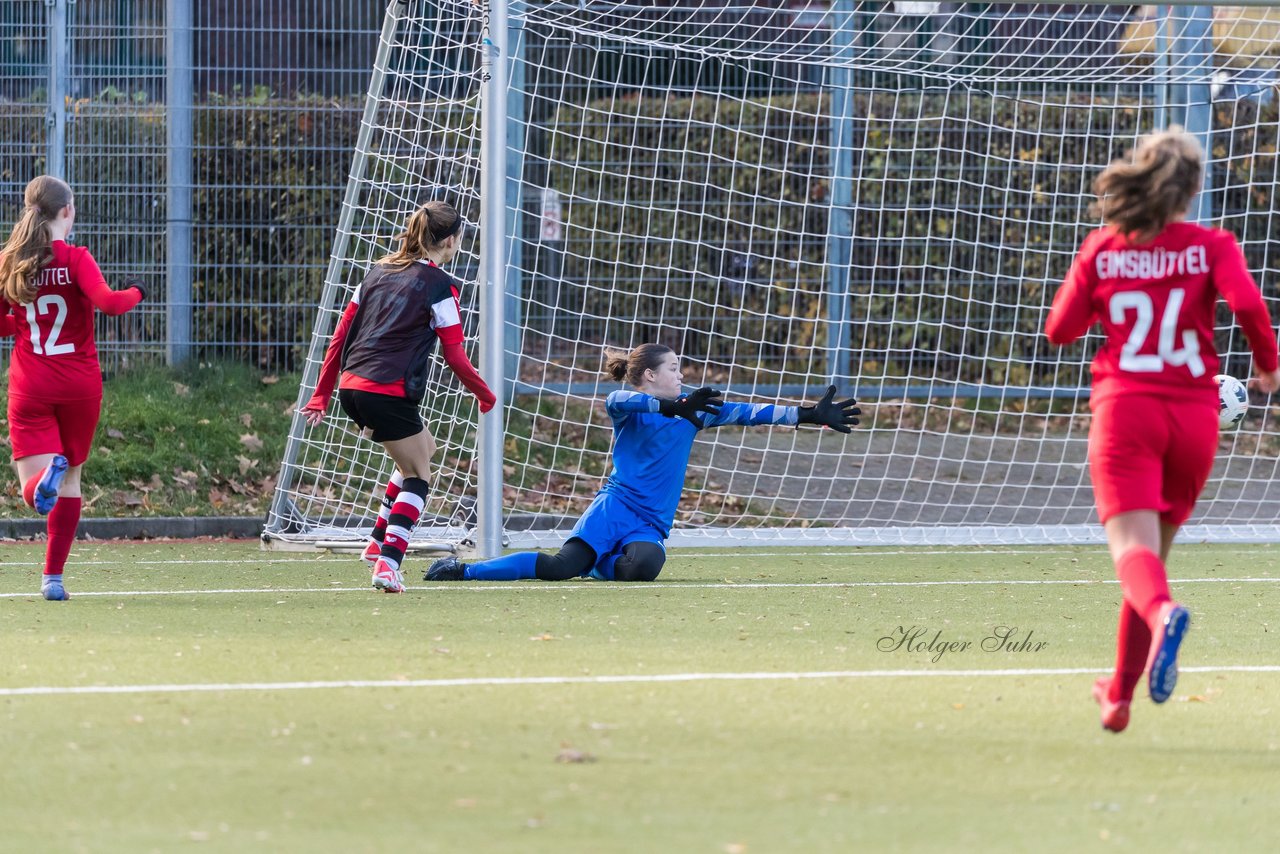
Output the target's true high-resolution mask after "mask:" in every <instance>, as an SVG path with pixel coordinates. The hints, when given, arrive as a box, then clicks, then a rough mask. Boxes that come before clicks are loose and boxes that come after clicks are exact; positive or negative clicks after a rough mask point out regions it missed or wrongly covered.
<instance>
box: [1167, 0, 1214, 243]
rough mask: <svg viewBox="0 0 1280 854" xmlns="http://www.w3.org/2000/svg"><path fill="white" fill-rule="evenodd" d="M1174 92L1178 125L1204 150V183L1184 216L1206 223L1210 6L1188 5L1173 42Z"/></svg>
mask: <svg viewBox="0 0 1280 854" xmlns="http://www.w3.org/2000/svg"><path fill="white" fill-rule="evenodd" d="M1173 53H1174V63H1175V66H1174V70H1175V74H1176V79H1177V81H1178V82H1177V84H1176V86H1175V90H1176V92H1177V94H1176V97H1175V98H1174V102H1175V103H1176V104H1177V105H1178V107H1179V108H1180V109H1181V112H1182V126H1183V127H1184V128H1185V129H1186V131H1187V133H1189V134H1191V135H1192V136H1194V137H1195V138H1196V139H1197V140H1198V141H1199V142H1200V147H1201V148H1202V149H1203V150H1204V153H1205V158H1206V163H1205V170H1204V183H1203V185H1202V186H1201V189H1200V193H1199V194H1198V195H1197V196H1196V197H1195V199H1193V200H1192V202H1191V211H1190V212H1189V215H1188V218H1189V219H1190V220H1191V221H1192V222H1198V223H1200V224H1201V225H1208V224H1209V221H1210V220H1211V219H1213V199H1212V197H1211V192H1210V191H1211V190H1212V187H1213V180H1212V178H1213V169H1212V168H1210V163H1209V162H1208V161H1211V159H1212V157H1213V139H1212V133H1213V91H1212V89H1211V87H1210V84H1211V82H1212V80H1213V9H1212V8H1210V7H1208V6H1192V7H1190V8H1187V9H1186V19H1185V22H1184V25H1183V27H1182V29H1181V31H1180V32H1179V33H1178V35H1177V38H1176V40H1175V41H1174V44H1173Z"/></svg>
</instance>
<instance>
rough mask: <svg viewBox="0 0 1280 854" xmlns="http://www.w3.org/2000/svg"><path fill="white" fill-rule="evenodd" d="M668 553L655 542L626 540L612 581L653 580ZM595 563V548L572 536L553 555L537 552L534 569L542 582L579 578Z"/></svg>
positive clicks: (615, 566)
mask: <svg viewBox="0 0 1280 854" xmlns="http://www.w3.org/2000/svg"><path fill="white" fill-rule="evenodd" d="M666 559H667V553H666V552H664V551H663V550H662V546H659V545H657V544H656V543H646V542H634V543H627V544H626V545H625V546H623V548H622V557H620V558H618V562H617V563H615V564H614V565H613V580H614V581H653V580H654V579H655V578H657V577H658V573H659V572H661V571H662V564H663V563H664V562H665V561H666ZM595 565H596V552H595V549H593V548H591V546H589V545H587V544H586V543H585V542H583V541H582V540H580V539H578V538H577V537H573V538H572V539H570V540H569V541H568V542H567V543H565V544H564V545H563V546H561V548H560V551H559V552H557V553H556V554H553V555H548V554H539V555H538V562H537V564H536V566H535V568H534V569H535V572H536V573H537V575H538V578H540V579H542V580H543V581H564V580H566V579H569V578H581V577H582V576H584V575H586V574H587V573H588V572H590V571H591V568H592V567H593V566H595Z"/></svg>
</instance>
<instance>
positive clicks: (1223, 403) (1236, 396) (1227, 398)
mask: <svg viewBox="0 0 1280 854" xmlns="http://www.w3.org/2000/svg"><path fill="white" fill-rule="evenodd" d="M1214 379H1215V380H1217V381H1218V427H1219V428H1220V429H1222V430H1234V429H1235V428H1237V427H1239V426H1240V422H1241V421H1243V420H1244V414H1245V413H1246V412H1248V411H1249V393H1248V392H1247V391H1245V388H1244V383H1242V382H1240V380H1238V379H1236V378H1235V377H1229V376H1227V375H1226V374H1218V375H1217V376H1216V377H1214Z"/></svg>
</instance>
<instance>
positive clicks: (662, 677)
mask: <svg viewBox="0 0 1280 854" xmlns="http://www.w3.org/2000/svg"><path fill="white" fill-rule="evenodd" d="M1181 671H1182V672H1183V673H1280V665H1271V664H1258V665H1231V664H1228V665H1221V666H1216V667H1183V668H1181ZM1103 672H1104V671H1103V670H1100V669H1097V668H1093V667H1060V668H1044V669H1019V670H1014V669H1008V670H828V671H813V672H805V671H799V672H793V673H785V672H784V673H771V672H758V673H652V674H620V675H613V676H511V677H502V676H496V677H473V678H459V679H399V680H398V679H352V680H340V681H330V682H219V683H199V682H197V683H192V684H187V685H181V684H174V685H61V686H59V685H34V686H31V687H28V688H0V697H27V696H47V695H67V694H176V693H194V692H209V691H215V692H216V691H315V690H334V689H342V688H471V687H512V686H522V685H619V684H635V683H658V682H667V683H670V682H763V681H797V680H806V679H929V678H947V677H957V676H959V677H965V678H971V679H973V678H999V677H1010V676H1015V677H1017V676H1022V677H1030V676H1083V675H1086V674H1096V673H1103Z"/></svg>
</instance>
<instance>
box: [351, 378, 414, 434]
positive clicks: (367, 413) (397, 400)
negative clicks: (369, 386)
mask: <svg viewBox="0 0 1280 854" xmlns="http://www.w3.org/2000/svg"><path fill="white" fill-rule="evenodd" d="M338 403H339V404H341V405H342V411H343V412H345V413H347V417H348V418H350V419H351V420H352V421H354V422H355V423H356V426H357V427H359V428H360V429H361V430H364V429H366V428H372V429H373V441H375V442H378V443H382V442H394V441H396V440H397V439H408V438H409V437H410V436H416V435H418V434H419V433H421V432H422V430H423V427H424V425H423V423H422V416H421V415H419V414H418V405H417V404H416V403H414V402H413V401H412V400H409V398H407V397H392V396H391V395H389V394H378V393H376V392H372V391H358V390H356V389H350V388H341V389H338Z"/></svg>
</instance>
